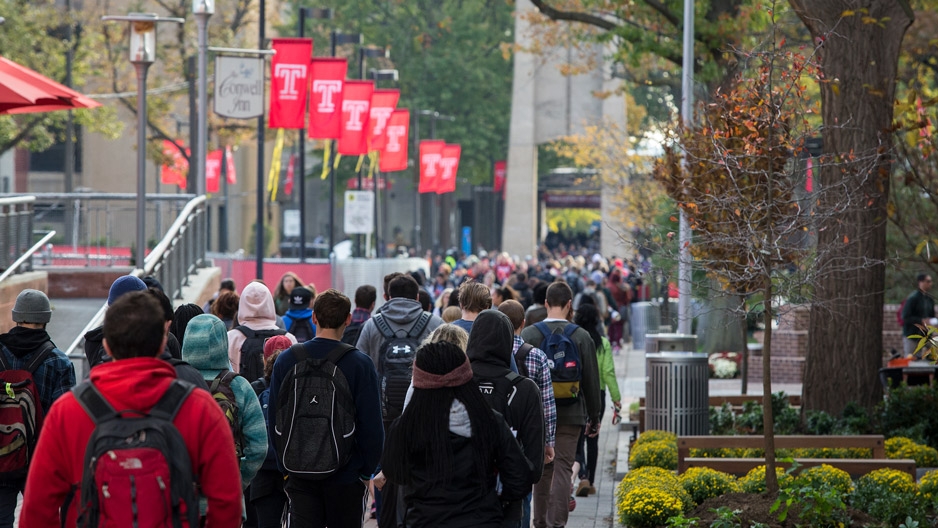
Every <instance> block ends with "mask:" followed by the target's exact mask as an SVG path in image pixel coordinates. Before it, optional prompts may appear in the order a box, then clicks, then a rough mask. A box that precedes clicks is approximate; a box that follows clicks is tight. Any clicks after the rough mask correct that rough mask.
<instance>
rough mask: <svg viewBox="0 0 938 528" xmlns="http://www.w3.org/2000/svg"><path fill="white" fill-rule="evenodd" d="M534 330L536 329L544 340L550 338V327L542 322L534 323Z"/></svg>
mask: <svg viewBox="0 0 938 528" xmlns="http://www.w3.org/2000/svg"><path fill="white" fill-rule="evenodd" d="M534 328H537V329H538V330H539V331H540V332H541V335H542V336H544V339H547V338H548V337H550V334H551V331H550V327H549V326H547V323H545V322H544V321H541V322H539V323H535V324H534Z"/></svg>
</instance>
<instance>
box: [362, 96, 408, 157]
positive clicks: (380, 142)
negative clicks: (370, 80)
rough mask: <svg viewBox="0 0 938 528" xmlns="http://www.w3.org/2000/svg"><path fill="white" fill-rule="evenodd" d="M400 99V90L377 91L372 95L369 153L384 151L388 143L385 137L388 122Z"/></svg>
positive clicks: (369, 122)
mask: <svg viewBox="0 0 938 528" xmlns="http://www.w3.org/2000/svg"><path fill="white" fill-rule="evenodd" d="M400 98H401V92H400V90H375V91H374V92H373V93H372V94H371V109H370V110H369V115H370V116H371V119H370V120H369V121H368V131H369V137H368V142H369V145H368V151H369V152H375V151H378V152H381V151H382V150H384V145H385V144H386V143H387V141H388V138H387V136H386V135H385V132H387V127H388V120H389V119H391V114H392V113H394V109H395V108H397V102H398V100H400Z"/></svg>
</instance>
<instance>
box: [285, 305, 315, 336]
mask: <svg viewBox="0 0 938 528" xmlns="http://www.w3.org/2000/svg"><path fill="white" fill-rule="evenodd" d="M303 319H309V324H310V325H311V326H312V327H313V335H314V336H315V335H316V325H314V324H313V309H312V308H303V309H302V310H296V309H292V310H287V313H285V314H283V329H284V330H286V331H287V332H289V331H290V327H291V326H293V321H301V320H303Z"/></svg>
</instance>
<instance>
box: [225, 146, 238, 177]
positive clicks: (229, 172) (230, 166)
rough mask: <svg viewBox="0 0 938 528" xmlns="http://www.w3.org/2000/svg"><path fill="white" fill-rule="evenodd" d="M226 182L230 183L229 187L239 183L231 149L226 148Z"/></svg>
mask: <svg viewBox="0 0 938 528" xmlns="http://www.w3.org/2000/svg"><path fill="white" fill-rule="evenodd" d="M225 181H226V182H228V185H234V184H236V183H238V169H236V168H235V162H234V157H233V156H232V155H231V147H225Z"/></svg>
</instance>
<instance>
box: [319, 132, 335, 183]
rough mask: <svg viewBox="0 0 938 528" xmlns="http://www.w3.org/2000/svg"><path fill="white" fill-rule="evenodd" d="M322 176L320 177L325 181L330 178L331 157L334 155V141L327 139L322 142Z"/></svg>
mask: <svg viewBox="0 0 938 528" xmlns="http://www.w3.org/2000/svg"><path fill="white" fill-rule="evenodd" d="M322 147H323V150H322V174H321V175H320V176H319V179H320V180H325V179H326V178H328V177H329V157H330V156H331V155H332V140H331V139H327V140H325V141H323V142H322Z"/></svg>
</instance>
